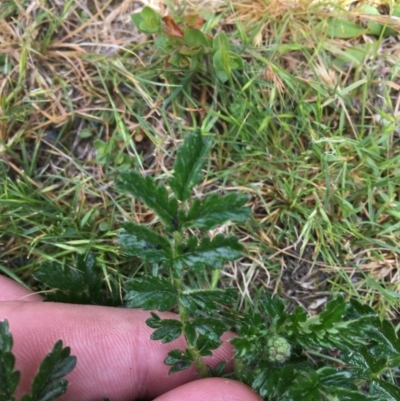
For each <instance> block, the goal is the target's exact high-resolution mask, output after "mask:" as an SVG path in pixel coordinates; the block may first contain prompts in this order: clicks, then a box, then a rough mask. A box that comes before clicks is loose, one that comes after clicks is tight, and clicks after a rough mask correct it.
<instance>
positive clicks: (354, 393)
mask: <svg viewBox="0 0 400 401" xmlns="http://www.w3.org/2000/svg"><path fill="white" fill-rule="evenodd" d="M211 144H212V142H211V139H210V138H204V137H203V136H202V134H201V131H200V130H199V129H196V130H194V132H193V133H191V134H187V135H186V137H185V138H184V142H183V145H182V146H181V147H180V148H178V150H177V156H176V160H175V163H174V168H173V173H172V176H171V177H170V178H169V180H168V184H169V188H170V190H168V188H167V186H166V185H164V184H163V183H160V182H157V181H156V180H155V179H154V178H152V177H150V176H147V177H143V176H142V174H140V173H139V172H136V171H130V172H123V173H121V177H120V179H119V181H118V182H117V187H118V189H119V190H122V191H127V192H129V193H130V194H131V195H132V196H133V197H134V198H135V199H138V200H140V201H142V202H143V203H144V204H145V205H146V206H147V207H148V208H150V209H152V210H153V211H154V212H155V213H156V215H157V216H158V218H159V222H160V223H161V225H162V228H160V225H157V228H156V229H154V230H153V229H151V228H148V227H146V226H143V225H138V224H135V223H132V222H126V223H124V224H123V230H122V231H121V232H120V235H119V243H120V245H121V247H122V248H123V250H124V251H125V252H126V253H127V254H130V255H135V256H137V257H139V258H141V259H142V260H143V261H144V262H145V263H148V264H150V265H152V266H153V267H154V266H156V267H157V268H156V269H153V271H155V272H157V275H154V276H150V277H148V276H143V277H137V278H133V279H130V280H128V281H127V283H126V296H125V300H126V302H127V305H128V307H132V308H142V309H144V310H151V317H150V318H149V319H148V320H147V322H146V323H147V325H148V326H150V327H151V328H153V329H154V332H153V333H152V335H151V338H152V339H153V340H160V341H162V342H163V343H167V342H170V341H173V340H175V339H177V338H178V337H180V336H181V335H183V336H184V337H185V339H186V344H187V346H186V349H185V350H179V349H175V350H172V351H170V352H169V353H168V355H166V359H165V364H167V365H170V366H171V368H170V374H171V373H175V372H179V371H182V370H184V369H187V368H189V367H190V366H191V365H192V364H194V366H195V367H196V369H197V370H198V372H199V376H200V377H207V376H225V377H231V378H234V379H237V380H240V381H242V382H244V383H246V384H248V385H250V386H252V387H253V389H255V390H256V391H257V392H258V393H259V394H260V395H261V397H263V399H265V400H274V401H275V400H276V401H278V400H279V401H290V400H302V401H316V400H349V401H361V400H380V401H381V400H382V401H385V400H387V401H389V400H390V401H393V400H399V401H400V388H399V387H398V386H397V384H396V374H397V372H398V368H399V367H400V340H399V339H398V336H397V333H396V331H395V329H394V326H393V325H392V323H391V322H389V321H388V320H381V319H379V317H378V315H377V313H376V312H375V311H374V310H373V309H372V308H370V307H369V306H363V305H361V304H360V303H359V302H358V301H355V300H350V301H346V300H345V299H344V298H343V296H341V295H338V296H337V297H336V298H334V299H332V300H331V301H329V302H328V303H327V305H326V308H325V310H324V311H323V312H322V313H320V314H319V315H316V316H309V315H308V314H307V313H306V311H305V310H304V309H303V308H302V307H300V306H297V307H296V308H295V309H294V310H293V311H292V312H288V310H287V306H286V305H285V303H284V302H283V301H282V300H281V299H280V298H279V297H277V296H274V297H271V296H270V295H269V294H265V295H263V296H261V297H258V299H257V302H255V303H254V310H253V311H251V312H246V313H242V312H241V311H239V310H237V309H236V308H235V307H234V305H236V300H237V291H236V290H235V289H233V288H231V287H229V288H223V286H218V281H219V278H220V275H219V271H220V269H221V268H222V267H223V266H224V263H226V262H228V261H233V260H236V259H238V258H239V257H240V256H241V255H242V245H241V244H240V243H239V241H238V239H237V238H236V237H235V236H223V235H221V234H218V235H215V236H213V237H211V236H210V235H209V232H210V230H212V229H215V228H217V227H218V226H220V225H221V224H224V223H226V222H227V221H231V222H233V223H237V224H243V223H244V222H246V220H247V219H248V218H249V217H250V214H251V213H250V209H249V208H247V207H245V204H246V202H247V201H248V197H247V196H246V195H244V194H239V193H227V194H225V195H221V196H219V195H217V194H215V193H211V194H209V195H207V196H205V197H204V199H202V200H199V199H192V189H193V187H194V186H196V185H197V184H199V183H200V181H201V179H202V167H203V165H204V162H205V159H206V157H207V155H208V153H209V151H210V148H211ZM194 233H195V234H196V235H195V234H194ZM204 271H206V272H209V271H211V274H212V275H213V276H212V280H211V285H210V288H204V286H202V288H200V289H199V288H192V286H190V284H189V283H190V282H193V280H189V278H190V276H192V278H193V276H195V275H196V273H202V272H204ZM155 310H156V311H157V310H158V311H167V310H174V311H177V312H178V314H179V319H162V318H161V317H160V316H159V315H158V314H157V313H156V312H154V311H155ZM227 330H233V331H234V332H236V333H237V337H236V338H234V339H233V340H231V343H232V344H233V345H234V347H235V350H236V353H235V369H234V371H233V372H232V373H226V372H225V364H224V362H221V363H220V364H219V365H218V366H217V367H216V369H214V371H212V370H211V369H210V367H209V366H207V365H206V364H205V362H204V360H203V357H205V356H209V355H211V354H212V351H213V350H215V349H216V348H218V347H219V345H220V344H221V340H220V338H221V335H222V334H223V333H224V332H225V331H227Z"/></svg>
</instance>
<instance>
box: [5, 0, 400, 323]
mask: <svg viewBox="0 0 400 401" xmlns="http://www.w3.org/2000/svg"><path fill="white" fill-rule="evenodd" d="M42 3H43V4H42V6H41V7H40V8H35V7H33V6H32V5H33V4H34V3H32V2H30V1H28V0H21V1H18V2H17V1H13V0H9V1H7V2H3V3H2V5H1V6H0V74H1V76H2V81H1V82H2V83H1V85H0V161H1V163H0V271H1V272H2V273H3V274H6V275H9V276H11V277H17V278H19V279H21V280H22V281H24V282H26V283H28V284H30V285H35V282H34V280H32V274H33V273H34V271H35V269H37V267H38V266H39V264H40V263H42V262H44V261H56V262H59V263H67V264H71V263H72V262H73V260H74V258H75V256H76V254H85V253H87V252H88V251H89V250H92V251H93V252H94V253H95V254H96V255H97V257H98V259H99V261H100V264H101V266H102V267H103V272H104V275H105V278H106V279H107V280H114V281H115V282H118V283H119V284H120V283H121V282H122V280H123V279H124V278H125V277H130V276H132V275H136V274H143V273H145V274H150V273H151V269H150V268H149V267H146V266H142V265H141V264H140V262H139V261H137V260H127V258H126V257H125V256H123V255H120V254H119V250H118V247H117V244H116V232H117V230H118V228H119V223H120V222H122V221H123V220H125V219H133V220H134V221H136V222H141V223H143V224H155V223H156V222H155V220H154V218H155V216H154V215H153V214H152V213H151V212H149V211H147V210H145V209H144V208H143V206H142V205H140V204H138V203H136V202H134V201H132V200H131V199H130V198H129V197H128V196H127V195H126V194H120V193H118V192H116V189H115V186H114V184H113V182H114V179H115V177H116V175H117V174H118V172H119V171H121V170H123V169H127V168H136V169H140V170H141V171H143V172H145V173H147V174H157V175H160V174H161V176H162V177H163V178H167V177H168V171H169V169H170V167H171V165H172V162H173V158H174V151H175V148H176V146H177V144H178V143H180V142H181V140H182V138H183V136H184V134H185V133H186V132H189V131H191V130H192V129H193V128H194V127H196V126H201V127H202V128H203V131H204V132H205V133H206V134H209V135H212V136H213V137H214V140H215V146H214V150H213V157H212V159H211V160H210V161H209V163H208V166H207V175H206V176H207V179H206V180H205V182H204V183H203V185H202V186H201V190H200V191H199V192H198V193H196V196H198V197H201V196H203V194H205V193H208V192H211V191H217V192H225V191H230V190H233V189H239V190H243V191H245V192H247V193H248V194H249V196H250V198H249V204H250V206H251V207H252V210H253V212H254V219H253V220H252V221H251V222H250V223H248V224H247V225H246V226H245V227H233V226H227V227H223V229H224V230H226V231H234V232H235V234H236V235H238V236H239V237H240V238H241V241H242V242H243V243H245V244H246V246H247V255H246V256H245V257H244V258H243V260H241V261H240V263H237V264H232V265H230V266H226V268H225V269H224V271H223V272H222V277H223V279H224V280H226V281H227V282H228V283H234V285H236V286H237V287H238V288H239V289H240V291H241V293H242V294H243V299H242V300H241V305H242V306H244V307H245V306H246V305H247V304H248V303H249V302H252V301H251V300H252V299H256V298H257V294H258V293H259V292H260V291H261V290H262V289H265V288H267V289H268V291H271V292H274V293H278V294H280V295H282V296H284V297H287V298H288V299H290V300H291V301H293V302H294V303H301V304H303V305H305V306H306V307H307V308H308V309H309V310H318V309H319V308H320V307H321V305H324V304H325V302H326V301H327V300H328V299H329V298H330V297H331V296H332V294H336V293H338V292H342V293H344V294H346V295H347V296H348V297H357V298H358V299H359V300H361V301H362V302H365V303H367V304H370V305H372V306H373V307H374V308H375V309H376V310H378V311H379V313H380V314H381V315H382V316H386V317H390V318H392V319H398V299H399V298H398V296H397V292H398V290H399V288H398V287H399V284H398V282H399V267H398V265H399V260H398V255H399V254H400V246H399V244H400V223H399V217H400V212H399V202H400V200H399V195H400V179H399V178H398V177H399V173H398V172H399V167H400V163H399V128H398V127H399V109H400V102H399V97H398V91H399V88H400V82H399V71H400V67H399V66H398V65H397V64H396V63H397V61H396V60H397V59H396V57H395V56H394V55H393V54H395V53H394V51H395V50H394V49H396V46H397V47H398V42H399V41H398V38H399V36H398V34H399V32H400V29H399V26H398V18H397V19H395V17H393V18H392V19H391V20H389V22H390V21H394V23H397V26H395V24H393V25H392V22H390V24H391V26H392V27H393V29H395V30H397V36H396V35H395V34H392V35H390V36H388V37H387V38H385V37H383V36H381V37H377V36H371V35H355V36H354V37H350V38H343V37H338V36H340V35H338V34H337V32H334V31H333V30H334V29H336V28H332V25H329V21H331V20H330V18H332V16H337V15H343V18H347V19H348V20H350V21H358V19H359V18H360V15H361V14H360V11H359V9H358V8H357V7H354V5H352V6H340V5H330V6H327V5H322V4H316V3H310V2H307V1H302V2H298V3H296V4H293V5H291V4H289V3H288V4H286V3H285V4H284V3H281V2H277V1H268V2H267V1H262V0H258V1H256V2H254V1H252V2H250V1H247V0H244V1H237V2H236V1H233V2H231V3H230V2H225V1H220V2H211V3H210V4H211V6H210V4H208V3H205V2H200V3H199V4H197V5H191V4H188V5H187V8H186V9H184V8H183V9H182V10H178V9H176V10H175V11H174V10H173V9H172V7H173V3H172V2H168V3H166V4H167V5H169V6H168V7H166V6H165V5H163V4H161V3H160V4H159V6H160V9H161V10H162V12H167V10H168V8H169V12H170V13H172V14H174V13H176V15H178V17H177V18H179V13H181V15H183V14H187V13H190V12H192V11H190V9H192V10H194V12H196V13H199V14H201V15H203V16H205V17H207V18H206V19H207V23H206V26H207V28H208V29H209V32H211V33H215V32H217V31H218V30H221V29H222V30H225V31H226V32H229V38H230V40H231V43H232V45H233V47H234V50H235V51H236V52H237V53H239V54H241V56H242V57H243V59H244V60H245V68H244V69H243V70H242V71H236V72H235V73H234V76H233V80H232V82H230V83H226V84H222V83H221V82H218V81H217V80H216V77H215V76H214V75H213V73H212V71H211V70H210V71H209V70H205V71H203V72H201V73H194V72H185V71H183V72H182V71H170V72H168V71H165V66H164V61H165V60H164V59H163V58H162V56H160V55H159V54H157V53H155V52H154V51H153V48H152V40H151V38H150V37H146V36H144V35H142V34H139V33H138V32H137V31H136V30H135V28H134V26H133V25H132V24H131V22H130V15H131V14H132V12H134V6H132V3H130V2H128V1H124V2H114V1H107V2H105V1H103V2H99V4H100V5H99V4H98V3H93V4H92V5H90V4H89V5H88V6H86V5H84V4H83V3H82V4H81V3H80V2H79V1H68V2H66V3H65V4H62V5H60V4H61V3H59V2H57V1H56V0H48V1H44V2H42ZM178 3H179V2H178ZM35 4H36V3H35ZM85 4H86V3H85ZM96 4H97V5H96ZM157 4H158V3H157ZM99 7H101V8H99ZM257 7H258V9H257ZM390 7H392V8H393V7H394V5H393V4H392V5H390V4H387V5H382V6H381V11H382V13H383V15H385V11H386V14H388V12H389V10H390ZM250 9H251V10H253V9H254V10H256V11H254V12H249V10H250ZM341 13H342V14H341ZM362 17H363V19H364V22H365V21H374V18H375V19H376V18H377V17H373V16H369V17H368V16H365V15H364V14H363V15H362ZM379 18H381V20H383V21H384V23H387V21H388V19H387V18H386V17H385V18H384V17H379ZM379 18H378V19H379ZM396 21H397V22H396ZM365 23H366V22H365ZM326 26H328V28H326ZM318 27H319V28H318ZM367 45H368V46H367ZM354 48H356V49H361V50H359V51H361V52H362V53H361V55H362V58H361V59H360V53H357V52H355V53H354V51H353V53H351V49H354ZM360 60H361V61H360ZM210 280H211V277H208V276H207V277H194V278H193V281H194V282H197V283H198V285H199V286H200V285H202V283H204V282H209V281H210Z"/></svg>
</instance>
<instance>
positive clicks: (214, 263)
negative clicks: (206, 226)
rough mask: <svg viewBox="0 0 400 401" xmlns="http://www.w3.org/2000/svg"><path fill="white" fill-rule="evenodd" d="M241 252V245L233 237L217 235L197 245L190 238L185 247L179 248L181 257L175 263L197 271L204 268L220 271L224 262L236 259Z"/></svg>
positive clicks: (204, 239)
mask: <svg viewBox="0 0 400 401" xmlns="http://www.w3.org/2000/svg"><path fill="white" fill-rule="evenodd" d="M241 250H242V245H241V244H240V243H239V242H238V240H237V238H236V237H233V236H231V237H224V236H223V235H221V234H218V235H217V236H215V237H214V239H213V240H210V238H203V239H202V240H201V242H200V244H199V245H198V244H197V240H196V238H195V237H191V238H189V241H188V243H187V246H186V247H184V246H182V247H180V252H181V256H179V257H178V258H177V262H178V263H181V264H183V265H186V266H188V267H191V268H193V269H198V270H199V269H202V268H203V267H204V266H209V267H212V268H213V269H221V268H222V266H223V264H224V262H225V261H226V260H235V259H237V258H238V257H239V256H240V252H241Z"/></svg>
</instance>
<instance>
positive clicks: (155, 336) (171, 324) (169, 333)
mask: <svg viewBox="0 0 400 401" xmlns="http://www.w3.org/2000/svg"><path fill="white" fill-rule="evenodd" d="M151 315H152V317H151V318H150V319H147V320H146V324H147V325H148V326H149V327H151V328H152V329H157V330H155V331H154V332H153V333H152V334H151V336H150V338H151V339H152V340H161V342H162V343H163V344H165V343H169V342H171V341H174V340H176V339H177V338H179V337H180V336H181V334H182V322H181V321H179V320H176V319H160V317H159V316H158V315H156V314H155V313H152V314H151Z"/></svg>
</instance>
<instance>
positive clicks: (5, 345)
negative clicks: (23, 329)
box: [0, 320, 20, 401]
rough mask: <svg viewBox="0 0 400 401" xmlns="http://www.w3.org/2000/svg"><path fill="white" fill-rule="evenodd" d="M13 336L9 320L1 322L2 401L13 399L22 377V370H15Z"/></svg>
mask: <svg viewBox="0 0 400 401" xmlns="http://www.w3.org/2000/svg"><path fill="white" fill-rule="evenodd" d="M12 346H13V338H12V336H11V333H10V331H9V326H8V321H7V320H4V321H1V322H0V401H8V400H11V399H13V394H14V392H15V389H16V388H17V385H18V383H19V379H20V372H19V371H17V370H14V365H15V357H14V355H13V354H12V352H11V350H12Z"/></svg>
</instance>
